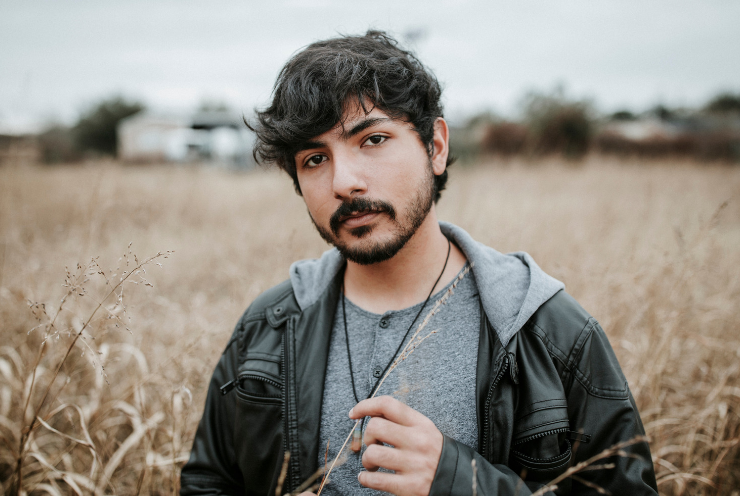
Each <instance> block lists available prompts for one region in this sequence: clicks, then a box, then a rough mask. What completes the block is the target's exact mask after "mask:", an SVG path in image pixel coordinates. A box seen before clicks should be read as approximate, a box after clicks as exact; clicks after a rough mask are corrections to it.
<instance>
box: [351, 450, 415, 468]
mask: <svg viewBox="0 0 740 496" xmlns="http://www.w3.org/2000/svg"><path fill="white" fill-rule="evenodd" d="M406 458H407V457H404V456H403V453H402V452H401V451H399V450H397V449H395V448H389V447H388V446H382V445H380V444H373V445H372V446H368V447H367V449H366V450H365V453H363V454H362V466H363V467H365V468H366V469H367V470H369V471H371V472H374V471H376V470H378V469H379V468H380V467H383V468H386V469H388V470H393V471H394V472H403V471H404V470H405V469H406V468H407V465H408V463H407V459H406Z"/></svg>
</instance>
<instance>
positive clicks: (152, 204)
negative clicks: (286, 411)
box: [0, 0, 740, 496]
mask: <svg viewBox="0 0 740 496" xmlns="http://www.w3.org/2000/svg"><path fill="white" fill-rule="evenodd" d="M738 26H740V2H737V1H734V0H703V1H688V0H673V1H664V0H656V1H642V0H641V1H637V0H620V1H619V2H606V1H599V0H560V1H557V2H547V1H537V2H535V1H530V0H519V1H516V2H514V1H509V2H501V1H490V0H489V1H464V0H448V1H445V2H442V1H437V0H405V1H397V0H396V1H387V0H377V1H375V2H362V3H361V2H352V1H347V0H342V1H339V0H314V1H312V2H299V1H289V0H272V1H270V2H262V1H257V0H253V1H249V2H246V1H240V2H236V1H227V0H212V1H210V2H196V1H189V0H177V1H174V0H158V1H156V2H151V1H140V0H130V1H126V2H101V1H92V0H77V1H71V0H55V1H52V2H49V1H46V2H42V1H38V0H24V1H16V0H0V493H6V494H14V495H20V494H28V495H34V496H35V495H41V494H50V495H54V496H56V495H61V494H96V495H97V494H177V491H178V487H179V471H180V467H181V466H182V464H183V463H185V461H186V460H187V458H188V455H189V451H190V447H191V443H192V439H193V435H194V433H195V429H196V426H197V423H198V421H199V419H200V416H201V413H202V408H203V402H204V400H205V394H206V390H207V387H208V384H209V379H210V376H211V373H212V371H213V367H214V366H215V364H216V362H217V361H218V359H219V356H220V354H221V352H222V350H223V348H224V346H225V345H226V343H227V342H228V340H229V337H230V336H231V332H232V329H233V327H234V324H235V323H236V322H237V321H238V319H239V316H240V315H241V314H242V312H243V311H244V309H245V308H246V307H247V306H248V305H249V304H250V303H251V302H252V301H253V299H254V298H255V297H256V296H257V295H259V294H260V293H261V292H263V291H264V290H266V289H267V288H269V287H271V286H273V285H275V284H277V283H279V282H280V281H283V280H284V279H286V277H287V275H288V269H289V267H290V264H291V263H292V262H294V261H296V260H299V259H304V258H315V257H318V256H320V255H321V253H322V252H323V251H324V250H326V249H327V248H328V247H327V245H326V244H325V243H324V242H323V241H322V240H321V238H320V237H319V236H318V235H317V234H316V232H315V230H314V228H313V226H312V224H311V222H310V219H309V217H308V215H307V214H306V209H305V205H304V203H303V201H302V199H301V198H300V197H299V196H297V195H296V194H295V192H294V190H293V186H292V184H291V181H290V179H289V178H288V177H287V176H286V175H285V174H283V173H280V172H279V171H275V170H271V169H269V168H263V167H257V166H256V165H255V164H254V162H253V160H252V157H251V149H252V144H253V139H254V138H253V136H252V135H251V134H250V133H249V132H248V130H247V129H246V127H245V126H244V124H243V118H247V119H249V118H250V117H251V116H252V115H253V111H254V109H255V107H257V108H259V107H262V106H264V105H266V104H267V103H268V102H269V100H270V95H271V90H272V85H273V83H274V80H275V77H276V75H277V73H278V71H279V70H280V68H281V67H282V65H283V64H284V63H285V62H286V61H287V60H288V58H289V57H290V56H291V55H292V54H293V53H295V52H296V51H298V50H300V49H301V48H302V47H304V46H306V45H307V44H309V43H311V42H313V41H316V40H320V39H325V38H328V37H333V36H337V35H340V34H361V33H364V32H365V31H366V30H367V29H369V28H373V29H383V30H387V31H388V32H389V33H390V34H392V35H393V36H395V37H396V38H397V39H398V41H399V42H400V43H402V44H403V45H405V46H407V47H409V48H411V49H413V50H414V51H415V52H416V53H417V54H418V56H419V58H420V59H421V60H422V61H423V62H424V63H425V64H426V65H427V66H428V67H430V68H431V69H432V70H433V71H434V72H435V73H436V75H437V77H438V78H439V80H440V82H441V83H442V84H443V86H444V104H445V109H446V117H447V118H448V121H449V122H450V124H451V127H452V135H451V136H452V137H451V140H452V142H451V147H452V151H453V153H454V154H455V155H456V156H457V157H458V159H459V160H458V162H457V163H455V164H454V165H453V166H452V168H451V169H450V181H449V183H448V187H447V189H446V190H445V191H444V192H443V195H442V198H441V200H440V202H439V204H438V210H437V211H438V215H439V216H440V218H441V219H444V220H447V221H450V222H453V223H455V224H457V225H459V226H460V227H462V228H463V229H465V230H467V231H468V232H469V233H470V234H471V235H472V236H473V237H474V238H475V239H477V240H478V241H480V242H482V243H485V244H487V245H489V246H492V247H494V248H496V249H497V250H499V251H501V252H510V251H527V252H529V253H530V254H531V255H532V256H533V257H534V259H535V260H537V263H538V264H539V265H540V266H541V267H542V268H543V269H544V270H545V271H546V272H548V273H549V274H551V275H552V276H554V277H556V278H557V279H559V280H561V281H563V282H564V283H565V285H566V288H567V291H568V292H569V293H570V294H572V295H573V296H574V297H575V298H576V299H577V300H578V301H579V302H580V303H581V304H582V305H583V307H584V308H585V309H586V310H587V311H588V312H589V313H591V314H592V315H593V316H594V317H595V318H597V319H598V320H599V322H600V323H601V325H602V327H603V328H604V329H605V331H606V333H607V335H608V337H609V340H610V342H611V344H612V346H613V347H614V349H615V352H616V354H617V356H618V358H619V361H620V363H621V365H622V367H623V369H624V373H625V375H626V377H627V379H628V381H629V385H630V390H631V391H632V394H633V395H634V398H635V401H636V402H637V405H638V406H639V409H640V412H641V415H642V420H643V423H644V425H645V429H646V432H647V434H648V435H649V436H650V439H651V450H652V455H653V463H654V466H655V470H656V474H657V478H658V487H659V489H660V491H661V494H664V495H676V496H678V495H685V494H691V495H699V496H704V495H706V496H709V495H712V496H715V495H717V496H719V495H723V496H740V491H738V487H740V313H738V308H740V271H738V267H739V266H740V56H738V54H740V34H738V32H740V30H738ZM172 252H174V253H172ZM150 257H152V258H150ZM441 332H444V329H442V330H441ZM337 414H338V415H345V413H344V412H338V413H337ZM34 419H39V420H38V421H34ZM331 444H332V446H335V445H336V446H340V445H341V440H338V442H336V443H335V442H334V440H332V443H331ZM277 469H278V468H277V467H276V468H275V470H277ZM590 473H591V474H594V473H596V472H595V471H594V472H590ZM588 474H589V472H585V473H584V474H583V476H584V477H588ZM574 484H575V485H577V484H578V483H574Z"/></svg>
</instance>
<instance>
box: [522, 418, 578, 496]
mask: <svg viewBox="0 0 740 496" xmlns="http://www.w3.org/2000/svg"><path fill="white" fill-rule="evenodd" d="M542 434H543V435H542V436H541V437H537V438H535V439H531V440H529V441H526V442H524V443H520V444H517V445H514V446H512V449H511V453H510V457H509V467H510V468H511V469H512V470H514V471H515V472H517V473H518V474H519V475H520V476H521V477H522V479H524V480H527V481H535V482H538V483H540V484H547V483H548V482H550V481H552V480H553V479H555V478H556V477H558V476H559V475H560V474H562V473H563V472H565V471H566V470H567V469H568V467H569V466H570V464H571V459H572V457H573V453H572V451H571V445H570V441H568V440H567V439H566V438H565V432H561V431H560V430H554V431H550V432H544V433H542ZM569 488H570V479H566V480H564V481H562V482H560V483H558V491H557V492H556V494H568V491H569V490H570V489H569Z"/></svg>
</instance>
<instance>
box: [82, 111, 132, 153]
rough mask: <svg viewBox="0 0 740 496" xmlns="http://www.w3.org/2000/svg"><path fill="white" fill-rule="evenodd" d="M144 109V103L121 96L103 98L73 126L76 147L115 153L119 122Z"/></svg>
mask: <svg viewBox="0 0 740 496" xmlns="http://www.w3.org/2000/svg"><path fill="white" fill-rule="evenodd" d="M142 110H144V105H142V104H141V103H139V102H131V101H127V100H125V99H123V98H122V97H120V96H116V97H113V98H109V99H106V100H103V101H101V102H99V103H97V104H95V105H93V106H92V107H90V109H89V110H87V111H86V112H84V113H83V114H82V116H80V119H79V121H77V124H76V125H75V126H74V128H73V134H74V141H75V145H76V147H77V148H78V149H79V150H81V151H83V152H90V151H92V152H95V153H100V154H105V155H115V154H116V149H117V145H118V138H117V134H116V127H117V126H118V123H119V122H120V121H121V120H122V119H125V118H126V117H129V116H131V115H134V114H136V113H137V112H140V111H142Z"/></svg>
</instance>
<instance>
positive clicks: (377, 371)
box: [373, 368, 383, 379]
mask: <svg viewBox="0 0 740 496" xmlns="http://www.w3.org/2000/svg"><path fill="white" fill-rule="evenodd" d="M382 373H383V371H382V370H381V369H379V368H378V369H375V370H373V377H375V378H376V379H380V374H382Z"/></svg>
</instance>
